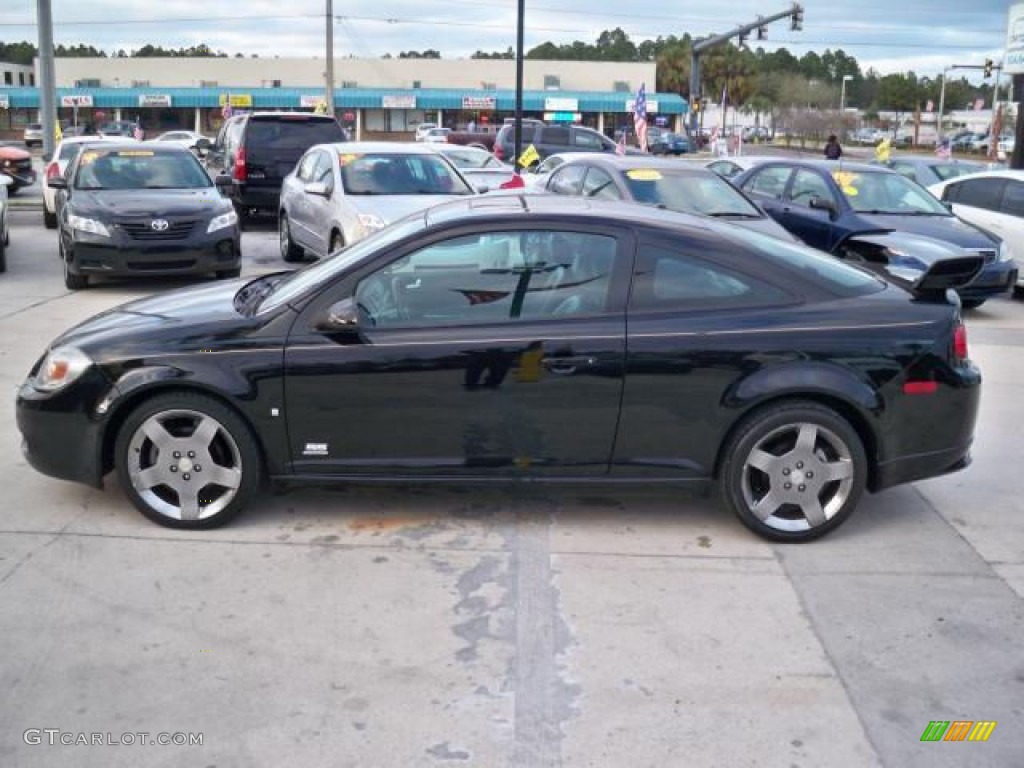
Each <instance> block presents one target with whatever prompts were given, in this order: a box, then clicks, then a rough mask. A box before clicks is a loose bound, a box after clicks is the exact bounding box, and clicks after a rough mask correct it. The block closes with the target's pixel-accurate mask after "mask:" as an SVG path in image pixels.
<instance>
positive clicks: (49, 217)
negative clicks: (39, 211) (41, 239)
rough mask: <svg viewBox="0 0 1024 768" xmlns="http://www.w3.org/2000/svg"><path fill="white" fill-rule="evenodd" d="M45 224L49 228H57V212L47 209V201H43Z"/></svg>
mask: <svg viewBox="0 0 1024 768" xmlns="http://www.w3.org/2000/svg"><path fill="white" fill-rule="evenodd" d="M43 226H44V227H46V228H47V229H56V228H57V214H56V213H54V212H51V211H48V210H47V209H46V203H43Z"/></svg>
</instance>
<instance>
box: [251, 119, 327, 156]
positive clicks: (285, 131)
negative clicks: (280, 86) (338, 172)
mask: <svg viewBox="0 0 1024 768" xmlns="http://www.w3.org/2000/svg"><path fill="white" fill-rule="evenodd" d="M344 140H345V135H344V133H342V131H341V126H340V125H338V123H337V122H335V121H334V120H310V119H308V118H306V117H301V116H297V117H294V118H292V117H282V118H266V119H264V118H253V119H251V120H249V131H248V133H247V135H246V143H247V144H248V145H251V146H253V147H258V148H260V149H275V150H281V149H285V150H293V151H294V150H300V151H301V150H303V149H306V148H308V147H311V146H313V145H314V144H332V143H334V142H337V141H344ZM293 157H294V155H293Z"/></svg>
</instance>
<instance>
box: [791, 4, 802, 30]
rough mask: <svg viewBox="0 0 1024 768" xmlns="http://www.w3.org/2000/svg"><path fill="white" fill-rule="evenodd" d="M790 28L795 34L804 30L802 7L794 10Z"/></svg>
mask: <svg viewBox="0 0 1024 768" xmlns="http://www.w3.org/2000/svg"><path fill="white" fill-rule="evenodd" d="M789 28H790V29H791V30H793V31H794V32H799V31H800V30H801V29H803V28H804V9H803V7H802V6H799V5H798V6H797V7H796V8H794V9H793V18H792V21H791V22H790V25H789Z"/></svg>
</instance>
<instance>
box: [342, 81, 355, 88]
mask: <svg viewBox="0 0 1024 768" xmlns="http://www.w3.org/2000/svg"><path fill="white" fill-rule="evenodd" d="M341 87H342V88H358V87H359V84H358V83H356V81H355V80H342V81H341Z"/></svg>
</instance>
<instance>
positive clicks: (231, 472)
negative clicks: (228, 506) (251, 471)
mask: <svg viewBox="0 0 1024 768" xmlns="http://www.w3.org/2000/svg"><path fill="white" fill-rule="evenodd" d="M210 470H211V471H210V473H209V475H207V477H206V482H207V483H211V484H213V485H219V486H222V487H224V488H230V489H231V490H234V489H236V488H238V486H239V485H241V484H242V471H241V470H239V469H236V468H234V467H222V466H220V465H219V464H214V465H213V466H212V467H210ZM204 474H205V473H204Z"/></svg>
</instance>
